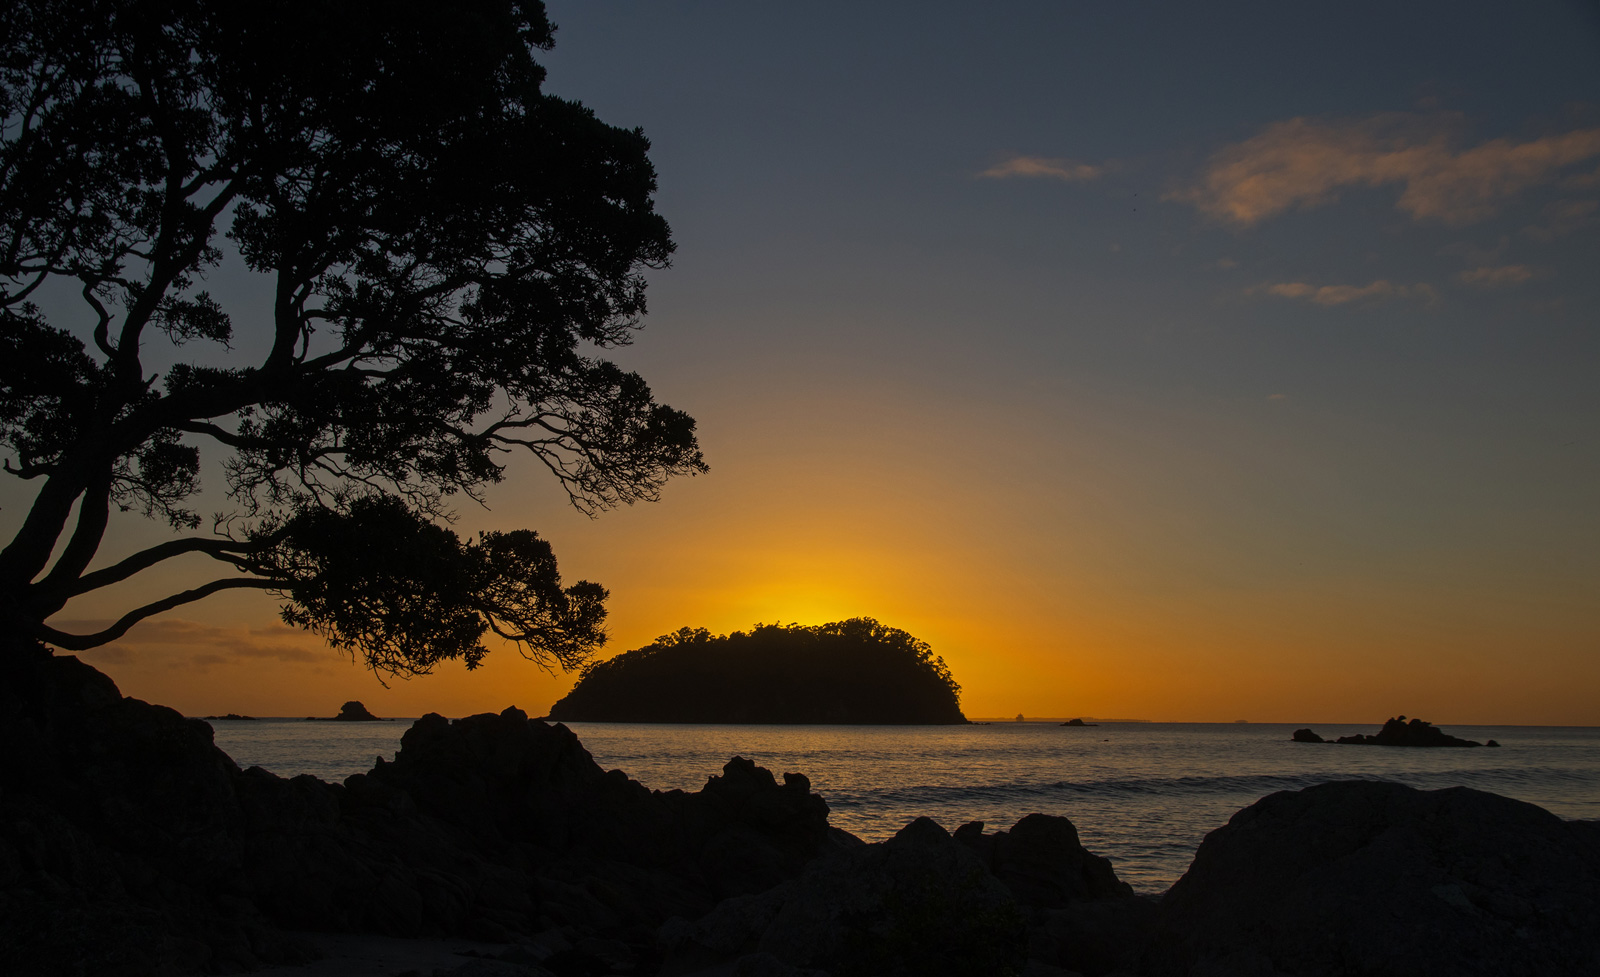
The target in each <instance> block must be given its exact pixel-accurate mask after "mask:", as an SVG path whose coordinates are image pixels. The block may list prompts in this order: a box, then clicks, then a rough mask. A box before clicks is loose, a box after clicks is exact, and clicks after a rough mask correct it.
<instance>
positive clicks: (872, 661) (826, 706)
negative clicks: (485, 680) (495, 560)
mask: <svg viewBox="0 0 1600 977" xmlns="http://www.w3.org/2000/svg"><path fill="white" fill-rule="evenodd" d="M960 693H961V686H960V685H958V684H956V680H955V678H954V676H952V675H951V674H950V669H949V667H948V666H946V665H945V663H944V659H943V658H940V657H939V656H937V655H935V654H934V653H933V649H932V648H931V647H929V646H928V643H927V642H925V641H920V640H918V639H917V638H915V637H912V636H911V635H910V634H907V633H906V632H904V631H901V630H900V629H899V628H891V627H887V626H885V625H882V624H879V623H878V622H877V621H875V620H873V619H872V618H870V617H856V618H851V619H850V620H848V621H835V622H833V623H831V624H821V625H817V626H815V627H806V626H802V625H799V624H789V625H778V624H758V625H756V626H755V627H754V628H752V629H751V630H750V631H735V632H733V633H732V634H728V635H713V634H712V633H711V632H709V631H707V630H705V629H704V628H693V629H692V628H683V629H681V630H679V631H676V632H674V633H672V634H667V635H663V636H661V637H659V638H657V639H656V640H655V641H654V642H652V643H651V644H648V645H646V646H644V647H643V648H636V649H634V650H633V651H628V652H624V653H622V654H620V655H617V656H615V657H614V658H609V659H607V660H605V661H600V662H594V663H592V664H590V665H588V666H586V667H585V668H584V670H583V677H582V678H581V679H580V680H579V681H578V684H577V685H576V686H575V687H574V688H573V690H572V691H571V692H570V693H568V694H567V695H566V696H565V697H563V698H562V699H561V701H559V702H557V703H556V704H555V705H554V706H552V707H551V708H550V718H551V719H558V720H564V721H574V722H577V721H595V722H605V721H614V722H691V723H961V722H965V721H966V717H964V716H963V715H962V714H961V703H960Z"/></svg>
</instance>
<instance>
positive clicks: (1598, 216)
mask: <svg viewBox="0 0 1600 977" xmlns="http://www.w3.org/2000/svg"><path fill="white" fill-rule="evenodd" d="M1544 218H1545V222H1544V223H1543V224H1534V225H1530V226H1528V227H1524V228H1523V229H1522V232H1523V233H1524V234H1526V235H1528V236H1529V237H1531V238H1533V239H1534V240H1536V241H1541V242H1543V243H1545V244H1548V243H1550V242H1551V241H1554V240H1555V239H1556V238H1558V237H1562V236H1563V235H1567V234H1571V233H1572V232H1573V231H1579V230H1582V229H1583V228H1585V227H1589V226H1590V225H1592V224H1595V223H1596V222H1600V200H1557V201H1555V202H1554V203H1551V204H1548V205H1546V207H1545V208H1544Z"/></svg>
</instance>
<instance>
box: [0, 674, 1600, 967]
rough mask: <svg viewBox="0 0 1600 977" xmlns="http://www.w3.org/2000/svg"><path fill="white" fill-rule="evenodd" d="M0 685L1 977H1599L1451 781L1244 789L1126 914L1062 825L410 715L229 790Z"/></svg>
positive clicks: (1543, 869) (1586, 909)
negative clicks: (325, 774)
mask: <svg viewBox="0 0 1600 977" xmlns="http://www.w3.org/2000/svg"><path fill="white" fill-rule="evenodd" d="M4 678H5V681H4V682H0V973H5V974H6V975H8V977H9V975H18V977H31V975H35V974H38V975H44V974H48V975H51V977H55V975H66V977H72V975H97V977H98V975H106V977H120V975H127V977H145V975H152V977H159V975H186V974H196V973H228V972H235V971H241V970H248V969H251V968H253V967H258V966H260V965H262V964H263V963H271V964H282V963H288V964H292V963H298V962H305V961H307V960H309V959H311V958H312V957H313V956H314V955H315V953H316V948H315V946H314V945H313V944H310V943H307V942H306V941H305V939H304V938H302V937H300V936H296V935H294V931H305V930H310V931H321V932H345V933H370V934H387V935H393V936H404V937H423V936H434V937H446V936H448V937H462V938H467V939H474V940H479V941H483V942H485V943H493V944H498V945H501V946H505V947H506V949H505V950H504V951H497V952H496V955H495V956H494V958H493V959H489V958H484V959H480V960H469V961H465V962H463V963H462V964H461V965H460V966H459V967H456V968H453V969H451V970H450V971H449V973H450V974H453V975H456V977H484V975H490V974H494V975H507V977H509V975H512V974H516V975H521V977H605V975H614V974H616V975H629V977H651V975H654V974H665V975H685V977H687V975H691V974H697V975H704V977H710V975H713V974H716V975H722V977H728V975H734V977H762V975H765V977H818V975H831V977H867V975H878V977H889V975H911V974H919V975H934V977H937V975H948V977H966V975H984V977H990V975H994V977H999V975H1005V974H1018V973H1022V974H1028V975H1032V977H1063V975H1071V974H1078V975H1083V977H1101V975H1110V974H1119V975H1130V974H1145V975H1149V977H1180V975H1181V977H1218V975H1242V977H1251V975H1255V977H1273V975H1298V977H1321V975H1329V977H1333V975H1339V977H1344V975H1372V977H1390V975H1392V977H1399V975H1407V977H1412V975H1415V977H1432V975H1439V977H1444V975H1450V977H1459V975H1476V974H1484V975H1489V974H1493V975H1495V977H1502V975H1510V977H1516V975H1529V977H1532V975H1541V977H1542V975H1560V974H1589V973H1600V926H1597V925H1595V922H1596V920H1600V825H1597V824H1595V823H1592V822H1565V821H1561V820H1560V819H1558V818H1556V817H1554V816H1553V815H1550V814H1548V813H1547V812H1545V811H1542V810H1540V809H1539V808H1536V807H1533V806H1531V805H1528V804H1522V803H1520V802H1516V801H1511V800H1508V799H1506V798H1502V797H1497V796H1494V795H1490V794H1483V793H1479V792H1476V791H1470V790H1465V789H1460V788H1457V789H1452V790H1445V791H1433V792H1423V791H1416V790H1411V789H1409V788H1405V787H1401V786H1398V785H1394V784H1381V783H1363V782H1358V783H1338V784H1327V785H1323V786H1320V787H1314V788H1310V789H1307V790H1304V791H1300V792H1298V793H1284V794H1275V795H1273V796H1271V797H1268V798H1266V799H1264V800H1262V801H1260V802H1258V803H1257V804H1255V805H1253V806H1251V807H1250V808H1247V809H1245V810H1244V811H1242V812H1240V813H1239V814H1238V815H1235V817H1234V818H1233V819H1232V820H1231V821H1230V822H1229V824H1228V825H1227V826H1226V827H1224V828H1222V829H1219V830H1218V831H1216V832H1213V833H1212V834H1211V835H1210V836H1208V838H1207V839H1206V841H1205V843H1204V844H1203V845H1202V846H1201V849H1200V852H1199V855H1198V856H1197V857H1196V860H1195V863H1194V865H1193V867H1192V868H1191V869H1190V871H1189V872H1188V874H1186V875H1185V876H1184V878H1183V880H1182V881H1180V882H1179V883H1178V884H1177V885H1176V886H1175V887H1174V888H1173V889H1172V890H1171V892H1170V893H1169V894H1168V895H1167V896H1166V897H1165V898H1164V899H1161V900H1157V899H1155V898H1154V897H1141V896H1136V895H1132V894H1130V892H1129V890H1128V887H1127V886H1126V885H1125V884H1123V883H1122V882H1120V881H1119V880H1118V879H1117V878H1116V875H1115V873H1114V872H1113V871H1112V868H1111V865H1110V863H1109V862H1107V861H1106V860H1105V859H1103V858H1100V857H1098V856H1096V855H1094V854H1093V853H1091V852H1088V851H1086V850H1084V849H1083V846H1082V845H1081V843H1080V842H1079V839H1078V835H1077V831H1076V829H1075V828H1074V826H1073V825H1072V824H1071V822H1069V821H1067V820H1066V819H1064V818H1058V817H1047V816H1044V815H1029V816H1028V817H1026V818H1023V819H1022V820H1021V821H1019V822H1018V823H1017V824H1016V825H1015V826H1013V827H1012V828H1010V829H1009V830H1005V831H997V832H991V833H985V832H984V830H983V825H982V824H981V823H978V822H973V823H971V824H967V825H963V826H962V827H961V828H960V829H958V830H957V831H956V833H955V834H954V835H951V834H949V833H947V832H946V831H945V830H944V829H943V828H941V827H940V826H939V825H937V824H935V823H933V822H931V821H928V820H927V819H919V820H918V821H916V822H914V823H913V824H911V825H910V826H908V827H907V828H906V829H905V830H904V831H902V832H900V834H899V835H897V836H896V837H895V838H894V839H892V840H890V841H887V842H884V843H881V844H876V845H867V844H864V843H862V842H860V841H859V840H857V839H854V838H852V837H851V836H849V835H847V834H845V833H843V832H840V831H837V830H836V829H832V828H830V827H829V825H828V808H827V805H826V804H825V803H824V802H823V800H822V799H821V798H820V797H818V796H817V795H816V794H814V793H812V792H811V789H810V784H809V782H808V781H807V780H806V778H805V777H803V776H801V775H798V774H785V775H784V777H783V778H782V782H781V783H780V782H779V780H778V779H777V778H775V777H773V775H772V774H771V773H769V772H768V771H766V770H764V769H762V768H761V767H759V766H757V765H756V764H754V763H753V762H751V761H749V760H744V759H741V758H738V757H735V758H734V759H732V760H730V761H729V762H728V764H727V765H726V766H725V767H724V768H723V772H722V774H721V775H719V776H717V777H713V778H711V779H710V780H709V781H708V783H707V784H706V786H705V787H704V788H703V789H702V790H699V791H696V792H692V793H690V792H683V791H667V792H656V791H650V790H647V789H645V788H644V787H642V786H640V785H639V784H638V783H636V782H634V781H632V780H629V779H628V778H627V777H626V776H625V775H624V774H622V773H621V772H619V771H605V770H602V769H601V768H600V767H599V766H598V765H596V764H595V763H594V761H593V759H592V758H591V757H590V756H589V754H588V752H587V751H585V750H584V749H583V747H582V745H581V744H580V743H579V742H578V740H577V738H576V737H575V736H574V735H573V734H572V733H571V731H569V730H567V729H566V728H565V727H563V726H560V725H547V724H545V723H542V722H539V721H536V720H530V719H528V717H527V716H526V715H525V714H523V713H522V712H521V711H520V710H517V709H515V708H511V709H506V710H505V711H503V712H501V713H499V714H484V715H480V716H473V717H469V718H467V719H461V720H456V721H449V720H446V719H444V718H442V717H439V716H435V715H430V716H426V717H424V718H423V719H421V720H419V721H418V722H417V723H416V724H414V725H413V726H412V728H411V729H410V730H408V731H407V732H406V734H405V737H404V739H403V740H402V746H401V749H400V751H399V753H398V754H397V756H396V758H395V760H394V761H393V762H389V763H379V764H378V765H377V766H376V767H374V768H373V769H372V770H371V771H370V772H369V773H366V774H361V775H357V776H353V777H350V778H348V779H347V780H346V782H345V783H344V784H327V783H324V782H322V781H320V780H317V779H315V778H312V777H296V778H293V779H290V780H285V779H283V778H280V777H277V776H274V775H273V774H271V773H269V772H267V771H265V770H261V769H259V768H251V769H249V770H240V769H239V768H238V767H237V766H236V765H235V764H234V763H233V762H232V761H231V760H230V759H229V758H228V757H227V756H226V755H225V754H224V753H222V752H221V751H219V750H217V749H216V747H215V746H214V745H213V744H212V739H211V728H210V727H209V726H208V725H207V724H206V723H204V722H202V721H199V720H193V719H185V718H183V717H182V716H180V715H178V714H177V713H176V712H174V711H172V710H170V709H165V708H162V707H160V706H152V705H150V704H148V703H144V702H141V701H139V700H137V699H129V698H124V697H122V696H121V695H120V694H119V693H118V691H117V688H116V686H115V685H114V684H113V683H112V682H111V680H110V679H108V678H107V677H105V676H104V675H102V674H100V673H99V672H96V671H95V670H94V669H92V668H89V667H88V666H86V665H83V664H82V663H80V662H78V661H77V660H76V659H74V658H71V657H65V656H63V657H52V656H50V655H48V654H46V653H43V652H42V651H37V653H32V654H19V655H17V656H14V657H13V659H12V660H11V663H10V665H9V666H8V668H7V674H6V675H5V676H4Z"/></svg>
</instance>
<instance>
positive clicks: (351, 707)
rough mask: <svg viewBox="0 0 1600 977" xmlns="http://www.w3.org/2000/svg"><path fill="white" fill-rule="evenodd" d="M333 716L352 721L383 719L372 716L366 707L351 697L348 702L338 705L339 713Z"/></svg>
mask: <svg viewBox="0 0 1600 977" xmlns="http://www.w3.org/2000/svg"><path fill="white" fill-rule="evenodd" d="M333 718H334V719H339V720H343V721H345V722H352V723H377V722H382V721H383V720H381V719H379V718H378V717H377V716H374V715H373V714H372V713H370V712H368V711H367V707H366V706H364V705H362V704H361V703H360V702H359V701H358V700H356V699H351V700H350V701H349V702H346V703H345V704H344V705H342V706H340V707H339V715H337V716H334V717H333Z"/></svg>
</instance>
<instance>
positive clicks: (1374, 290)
mask: <svg viewBox="0 0 1600 977" xmlns="http://www.w3.org/2000/svg"><path fill="white" fill-rule="evenodd" d="M1257 292H1264V293H1266V294H1267V295H1276V296H1279V297H1280V298H1286V299H1305V300H1306V301H1309V302H1314V303H1316V304H1317V305H1346V304H1348V303H1350V302H1359V301H1361V300H1363V299H1370V300H1374V301H1381V300H1383V299H1391V298H1414V299H1422V300H1424V301H1426V302H1430V303H1431V302H1433V301H1434V300H1436V299H1437V298H1438V297H1439V293H1438V292H1437V291H1435V290H1434V287H1433V286H1432V285H1428V284H1426V283H1418V284H1416V285H1396V284H1395V283H1394V282H1391V281H1388V280H1386V279H1381V278H1380V279H1379V280H1377V281H1375V282H1372V283H1371V284H1368V285H1311V284H1308V283H1306V282H1277V283H1269V284H1264V285H1257V286H1256V287H1255V288H1252V289H1249V290H1248V291H1247V294H1253V293H1257Z"/></svg>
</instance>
